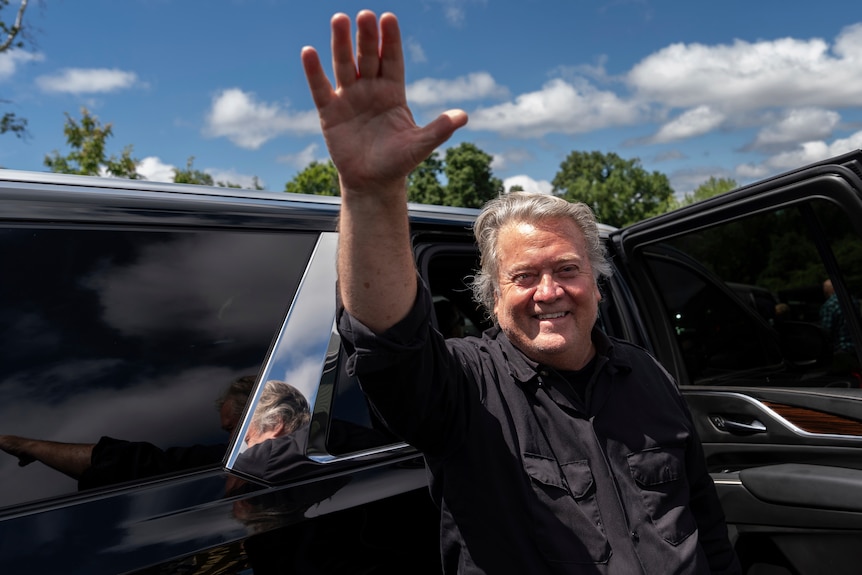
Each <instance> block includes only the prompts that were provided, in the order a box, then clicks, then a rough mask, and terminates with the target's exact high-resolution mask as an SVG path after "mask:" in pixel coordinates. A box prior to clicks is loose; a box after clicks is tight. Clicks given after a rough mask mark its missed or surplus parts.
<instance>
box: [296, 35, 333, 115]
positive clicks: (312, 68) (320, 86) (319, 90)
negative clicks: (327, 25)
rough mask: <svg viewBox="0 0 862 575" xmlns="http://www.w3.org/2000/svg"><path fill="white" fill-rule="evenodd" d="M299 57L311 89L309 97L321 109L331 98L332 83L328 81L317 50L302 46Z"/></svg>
mask: <svg viewBox="0 0 862 575" xmlns="http://www.w3.org/2000/svg"><path fill="white" fill-rule="evenodd" d="M301 59H302V67H303V69H304V70H305V79H306V81H307V82H308V88H309V89H310V90H311V98H312V99H313V100H314V105H315V106H316V107H317V109H321V108H323V107H325V106H326V105H327V104H328V103H329V101H330V100H331V99H332V84H330V83H329V78H327V77H326V73H325V72H324V71H323V66H321V65H320V56H318V54H317V50H315V49H314V48H312V47H311V46H306V47H304V48H303V49H302V54H301Z"/></svg>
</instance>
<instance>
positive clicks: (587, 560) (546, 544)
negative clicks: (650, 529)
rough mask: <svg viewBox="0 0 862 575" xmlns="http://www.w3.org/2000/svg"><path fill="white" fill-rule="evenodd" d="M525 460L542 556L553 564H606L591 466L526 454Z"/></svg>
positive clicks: (534, 530) (606, 550)
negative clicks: (533, 499) (559, 461)
mask: <svg viewBox="0 0 862 575" xmlns="http://www.w3.org/2000/svg"><path fill="white" fill-rule="evenodd" d="M522 458H523V463H524V470H525V471H526V472H527V475H528V476H529V477H530V483H531V485H532V489H533V496H534V497H535V501H533V502H528V508H529V509H530V515H531V520H532V533H533V537H534V539H535V541H536V545H537V547H538V548H539V550H540V551H541V552H542V554H543V555H544V556H545V557H546V558H547V559H548V560H550V561H555V562H563V563H573V564H596V563H606V562H607V561H608V559H609V557H610V545H608V541H607V538H606V537H605V532H604V526H603V525H602V520H601V516H600V514H599V507H598V505H597V503H596V493H595V492H596V488H595V485H594V483H593V474H592V472H591V471H590V466H589V464H588V462H587V461H586V460H582V461H572V462H568V463H560V464H558V463H557V461H556V460H555V459H553V458H550V457H546V456H543V455H537V454H534V453H524V454H523V456H522Z"/></svg>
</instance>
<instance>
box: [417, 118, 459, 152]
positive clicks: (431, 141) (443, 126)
mask: <svg viewBox="0 0 862 575" xmlns="http://www.w3.org/2000/svg"><path fill="white" fill-rule="evenodd" d="M465 125H467V113H466V112H465V111H464V110H457V109H456V110H447V111H445V112H443V113H442V114H440V115H439V116H437V118H435V119H434V120H433V121H431V122H430V123H428V124H426V125H425V126H424V127H422V128H420V133H421V134H422V136H423V137H422V138H421V139H420V141H421V144H420V145H421V146H422V147H423V148H427V154H424V155H423V156H422V157H425V156H427V155H429V154H431V152H433V151H434V150H435V149H437V148H438V147H439V146H440V145H441V144H442V143H443V142H445V141H446V140H448V139H449V138H451V137H452V134H454V133H455V130H457V129H458V128H462V127H463V126H465ZM423 151H425V150H423Z"/></svg>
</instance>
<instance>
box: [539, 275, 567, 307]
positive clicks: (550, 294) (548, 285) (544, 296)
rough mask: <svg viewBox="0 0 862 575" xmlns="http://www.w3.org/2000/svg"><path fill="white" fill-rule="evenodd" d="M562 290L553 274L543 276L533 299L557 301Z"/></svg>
mask: <svg viewBox="0 0 862 575" xmlns="http://www.w3.org/2000/svg"><path fill="white" fill-rule="evenodd" d="M560 289H561V288H560V284H558V283H557V280H555V279H554V276H553V274H542V276H541V278H539V285H538V286H537V287H536V293H535V294H533V298H534V299H536V300H538V301H548V300H555V299H557V297H559V293H560Z"/></svg>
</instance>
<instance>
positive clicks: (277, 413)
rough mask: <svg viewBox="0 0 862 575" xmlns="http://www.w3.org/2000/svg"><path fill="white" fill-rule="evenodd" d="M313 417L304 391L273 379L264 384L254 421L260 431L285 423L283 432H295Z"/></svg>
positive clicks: (285, 433)
mask: <svg viewBox="0 0 862 575" xmlns="http://www.w3.org/2000/svg"><path fill="white" fill-rule="evenodd" d="M310 419H311V410H310V409H309V407H308V400H306V399H305V396H304V395H302V393H301V392H300V391H299V390H298V389H296V388H295V387H293V386H292V385H290V384H289V383H286V382H284V381H278V380H275V379H271V380H269V381H267V382H266V384H264V388H263V391H262V392H261V394H260V399H259V400H258V402H257V407H255V410H254V416H252V423H254V425H255V426H256V427H257V429H258V430H259V431H260V432H265V431H270V430H272V429H274V428H276V427H277V426H278V425H279V424H282V425H284V430H283V432H282V433H283V434H284V435H287V434H288V433H293V432H294V431H296V430H297V429H299V428H300V427H301V426H303V425H304V424H306V423H308V421H309V420H310Z"/></svg>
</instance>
